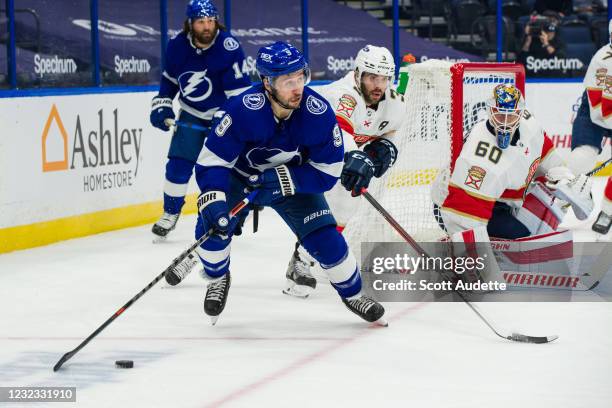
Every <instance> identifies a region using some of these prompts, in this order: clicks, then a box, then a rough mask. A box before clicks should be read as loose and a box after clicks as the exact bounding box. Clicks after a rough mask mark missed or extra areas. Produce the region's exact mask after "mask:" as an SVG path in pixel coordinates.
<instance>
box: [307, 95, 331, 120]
mask: <svg viewBox="0 0 612 408" xmlns="http://www.w3.org/2000/svg"><path fill="white" fill-rule="evenodd" d="M306 108H307V109H308V112H310V113H313V114H315V115H320V114H322V113H323V112H325V111H326V110H327V104H326V103H325V102H323V101H322V100H320V99H319V98H315V97H314V96H312V95H309V96H308V98H306Z"/></svg>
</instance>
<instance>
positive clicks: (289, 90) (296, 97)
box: [272, 70, 306, 109]
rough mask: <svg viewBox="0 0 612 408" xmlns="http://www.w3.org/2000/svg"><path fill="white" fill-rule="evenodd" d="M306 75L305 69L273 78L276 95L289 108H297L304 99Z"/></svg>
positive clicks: (273, 90) (273, 89) (273, 88)
mask: <svg viewBox="0 0 612 408" xmlns="http://www.w3.org/2000/svg"><path fill="white" fill-rule="evenodd" d="M305 85H306V75H305V74H304V71H303V70H299V71H296V72H292V73H290V74H287V75H280V76H278V77H276V78H273V79H272V92H274V96H275V97H276V98H277V99H278V100H279V101H280V102H281V103H282V104H283V105H285V106H287V107H288V108H289V109H297V108H299V107H300V102H301V101H302V94H303V93H304V86H305Z"/></svg>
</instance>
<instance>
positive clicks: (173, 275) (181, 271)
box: [165, 252, 200, 286]
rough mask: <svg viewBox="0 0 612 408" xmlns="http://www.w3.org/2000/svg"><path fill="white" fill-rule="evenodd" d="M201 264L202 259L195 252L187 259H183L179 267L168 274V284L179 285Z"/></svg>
mask: <svg viewBox="0 0 612 408" xmlns="http://www.w3.org/2000/svg"><path fill="white" fill-rule="evenodd" d="M199 263H200V259H199V257H198V255H197V254H195V253H193V252H192V253H190V254H189V255H187V258H185V259H183V260H182V261H181V262H179V263H178V265H176V266H175V267H174V268H172V269H171V270H169V271H168V272H166V276H165V278H166V282H168V284H169V285H171V286H176V285H178V284H179V283H181V281H182V280H183V279H185V276H187V275H189V273H190V272H191V271H192V270H193V268H195V267H196V265H198V264H199Z"/></svg>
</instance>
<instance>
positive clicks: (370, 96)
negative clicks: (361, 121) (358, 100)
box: [361, 83, 385, 105]
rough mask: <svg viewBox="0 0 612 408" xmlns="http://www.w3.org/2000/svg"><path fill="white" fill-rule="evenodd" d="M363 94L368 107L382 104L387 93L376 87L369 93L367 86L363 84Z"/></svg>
mask: <svg viewBox="0 0 612 408" xmlns="http://www.w3.org/2000/svg"><path fill="white" fill-rule="evenodd" d="M361 94H362V95H363V99H364V100H365V103H366V105H376V104H377V103H378V102H380V100H381V99H382V97H383V95H384V94H385V93H384V91H383V90H382V88H380V87H376V88H374V89H372V90H371V91H368V90H367V89H366V87H365V85H364V84H363V83H362V84H361Z"/></svg>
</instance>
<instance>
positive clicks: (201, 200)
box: [198, 190, 238, 235]
mask: <svg viewBox="0 0 612 408" xmlns="http://www.w3.org/2000/svg"><path fill="white" fill-rule="evenodd" d="M198 212H199V213H200V217H202V226H203V229H204V232H207V231H209V230H212V231H213V234H221V235H227V233H228V231H231V228H232V227H233V226H231V225H230V217H229V207H228V205H227V201H225V193H224V192H223V191H217V190H211V191H205V192H203V193H202V194H200V196H199V197H198ZM237 219H238V217H234V220H237Z"/></svg>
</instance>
